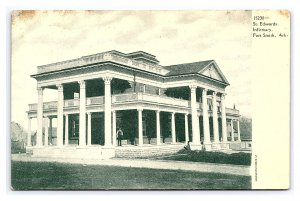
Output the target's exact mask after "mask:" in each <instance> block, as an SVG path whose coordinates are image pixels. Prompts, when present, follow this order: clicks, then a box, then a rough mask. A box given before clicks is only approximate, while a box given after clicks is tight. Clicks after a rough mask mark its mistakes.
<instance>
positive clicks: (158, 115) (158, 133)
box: [156, 110, 161, 145]
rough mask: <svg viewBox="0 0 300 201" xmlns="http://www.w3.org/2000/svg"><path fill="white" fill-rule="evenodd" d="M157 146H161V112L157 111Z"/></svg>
mask: <svg viewBox="0 0 300 201" xmlns="http://www.w3.org/2000/svg"><path fill="white" fill-rule="evenodd" d="M156 144H157V145H160V144H161V143H160V111H159V110H157V111H156Z"/></svg>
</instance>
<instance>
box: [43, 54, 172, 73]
mask: <svg viewBox="0 0 300 201" xmlns="http://www.w3.org/2000/svg"><path fill="white" fill-rule="evenodd" d="M103 61H113V62H116V63H120V64H125V65H128V66H131V67H134V68H138V69H142V70H150V71H152V72H154V73H158V74H166V73H168V72H169V71H168V70H166V69H163V68H162V67H161V66H159V65H154V64H146V63H143V62H140V61H136V60H133V59H129V58H126V57H122V56H118V55H114V54H110V53H100V54H95V55H89V56H83V57H81V58H78V59H73V60H67V61H63V62H57V63H53V64H47V65H42V66H38V73H45V72H50V71H57V70H63V69H68V68H73V67H76V66H82V65H86V64H93V63H98V62H103Z"/></svg>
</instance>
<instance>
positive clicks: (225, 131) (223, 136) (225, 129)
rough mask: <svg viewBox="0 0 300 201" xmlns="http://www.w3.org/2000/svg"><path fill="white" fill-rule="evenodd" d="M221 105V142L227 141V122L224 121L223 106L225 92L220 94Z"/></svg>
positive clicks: (224, 109)
mask: <svg viewBox="0 0 300 201" xmlns="http://www.w3.org/2000/svg"><path fill="white" fill-rule="evenodd" d="M221 100H222V102H221V107H222V109H221V110H222V111H221V112H222V139H223V142H227V123H226V108H225V94H222V96H221Z"/></svg>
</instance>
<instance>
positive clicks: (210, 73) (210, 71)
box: [198, 61, 228, 83]
mask: <svg viewBox="0 0 300 201" xmlns="http://www.w3.org/2000/svg"><path fill="white" fill-rule="evenodd" d="M198 73H200V74H202V75H205V76H207V77H210V78H213V79H215V80H219V81H221V82H226V83H228V81H227V79H226V78H225V76H224V75H223V73H222V72H221V70H220V68H219V67H218V65H217V64H216V63H215V62H214V61H213V62H211V63H210V64H209V65H207V66H206V67H205V68H204V69H202V70H201V71H199V72H198Z"/></svg>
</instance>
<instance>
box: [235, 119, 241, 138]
mask: <svg viewBox="0 0 300 201" xmlns="http://www.w3.org/2000/svg"><path fill="white" fill-rule="evenodd" d="M236 123H237V132H238V141H239V142H240V141H241V133H240V120H237V121H236Z"/></svg>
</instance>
